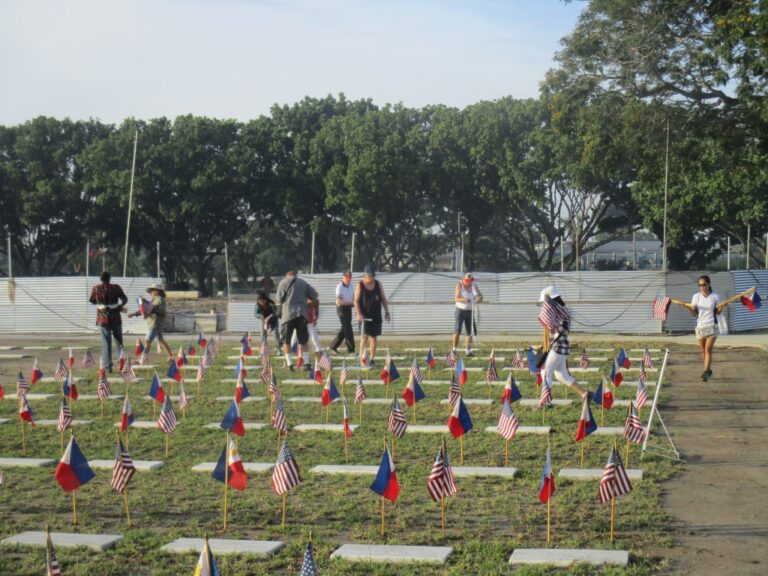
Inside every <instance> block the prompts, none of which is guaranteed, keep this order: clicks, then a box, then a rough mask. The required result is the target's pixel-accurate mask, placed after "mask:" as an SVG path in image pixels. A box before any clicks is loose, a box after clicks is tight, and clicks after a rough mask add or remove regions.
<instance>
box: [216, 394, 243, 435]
mask: <svg viewBox="0 0 768 576" xmlns="http://www.w3.org/2000/svg"><path fill="white" fill-rule="evenodd" d="M219 426H221V427H222V428H224V430H226V431H227V432H231V433H232V434H236V435H237V436H245V424H243V419H242V418H241V417H240V407H239V406H238V405H237V402H235V401H234V400H231V401H230V403H229V409H228V410H227V413H226V414H224V419H223V420H222V421H221V424H219Z"/></svg>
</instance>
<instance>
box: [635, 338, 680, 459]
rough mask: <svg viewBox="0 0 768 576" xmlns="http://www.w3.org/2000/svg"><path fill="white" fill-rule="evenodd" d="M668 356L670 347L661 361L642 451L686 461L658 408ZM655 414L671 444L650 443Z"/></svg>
mask: <svg viewBox="0 0 768 576" xmlns="http://www.w3.org/2000/svg"><path fill="white" fill-rule="evenodd" d="M668 358H669V348H667V349H666V350H665V351H664V360H663V361H662V363H661V370H659V380H658V382H656V392H655V394H654V395H653V403H652V404H651V413H650V415H649V416H648V426H647V427H646V429H645V440H644V441H643V451H642V453H643V454H645V453H646V452H649V453H652V454H657V455H659V456H662V457H664V458H670V459H672V460H678V461H681V462H684V460H683V459H682V458H680V452H678V450H677V448H675V443H674V442H672V438H671V437H670V435H669V430H667V427H666V425H665V424H664V420H663V419H662V417H661V413H660V412H659V408H658V402H659V393H660V392H661V382H662V380H663V379H664V371H665V369H666V367H667V359H668ZM654 414H655V415H656V416H657V417H658V419H659V423H660V424H661V428H662V429H663V430H664V435H665V436H666V437H667V441H668V442H669V446H666V445H661V446H650V445H649V444H648V439H649V438H650V437H651V425H652V424H653V415H654Z"/></svg>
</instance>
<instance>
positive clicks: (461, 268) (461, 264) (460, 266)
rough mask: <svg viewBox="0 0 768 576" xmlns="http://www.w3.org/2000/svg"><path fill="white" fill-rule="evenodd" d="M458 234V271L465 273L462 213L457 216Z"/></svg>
mask: <svg viewBox="0 0 768 576" xmlns="http://www.w3.org/2000/svg"><path fill="white" fill-rule="evenodd" d="M456 233H457V234H458V242H457V243H456V249H457V250H458V254H457V255H456V270H458V271H459V272H463V271H464V253H463V252H462V251H461V212H458V213H457V214H456Z"/></svg>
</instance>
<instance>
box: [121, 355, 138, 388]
mask: <svg viewBox="0 0 768 576" xmlns="http://www.w3.org/2000/svg"><path fill="white" fill-rule="evenodd" d="M120 376H122V377H123V382H125V383H126V384H128V383H130V382H136V372H134V371H133V365H132V364H131V359H130V358H128V360H127V361H126V362H125V366H123V369H122V370H121V371H120Z"/></svg>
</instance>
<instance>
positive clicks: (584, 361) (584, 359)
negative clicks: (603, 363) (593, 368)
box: [579, 348, 589, 370]
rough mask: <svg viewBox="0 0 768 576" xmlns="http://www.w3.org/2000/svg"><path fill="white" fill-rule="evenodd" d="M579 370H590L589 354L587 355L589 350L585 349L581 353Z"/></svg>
mask: <svg viewBox="0 0 768 576" xmlns="http://www.w3.org/2000/svg"><path fill="white" fill-rule="evenodd" d="M579 368H581V369H582V370H586V369H587V368H589V354H588V353H587V349H586V348H583V349H582V351H581V360H580V361H579Z"/></svg>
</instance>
